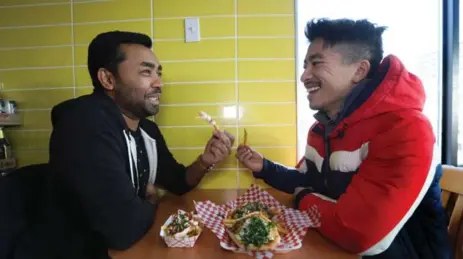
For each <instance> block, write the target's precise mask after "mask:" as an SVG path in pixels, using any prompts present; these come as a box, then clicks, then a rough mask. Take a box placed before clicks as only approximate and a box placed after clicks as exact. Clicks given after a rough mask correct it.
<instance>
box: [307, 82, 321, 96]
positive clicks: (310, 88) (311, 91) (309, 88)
mask: <svg viewBox="0 0 463 259" xmlns="http://www.w3.org/2000/svg"><path fill="white" fill-rule="evenodd" d="M306 89H307V93H309V95H311V94H314V93H315V92H317V91H318V90H320V85H319V84H317V85H311V86H306Z"/></svg>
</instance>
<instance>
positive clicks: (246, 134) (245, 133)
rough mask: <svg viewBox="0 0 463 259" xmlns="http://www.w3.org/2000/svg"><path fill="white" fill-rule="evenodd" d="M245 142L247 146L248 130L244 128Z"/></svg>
mask: <svg viewBox="0 0 463 259" xmlns="http://www.w3.org/2000/svg"><path fill="white" fill-rule="evenodd" d="M243 144H244V145H245V146H246V145H247V144H248V132H247V131H246V129H244V141H243Z"/></svg>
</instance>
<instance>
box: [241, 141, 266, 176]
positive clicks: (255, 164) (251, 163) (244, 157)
mask: <svg viewBox="0 0 463 259" xmlns="http://www.w3.org/2000/svg"><path fill="white" fill-rule="evenodd" d="M236 158H238V160H239V161H240V162H241V163H243V164H244V165H245V166H246V167H247V168H248V169H250V170H251V171H253V172H260V171H262V168H263V167H264V157H263V156H262V155H261V154H259V153H257V152H256V151H254V150H252V149H251V148H250V147H249V146H245V145H239V146H238V149H237V151H236Z"/></svg>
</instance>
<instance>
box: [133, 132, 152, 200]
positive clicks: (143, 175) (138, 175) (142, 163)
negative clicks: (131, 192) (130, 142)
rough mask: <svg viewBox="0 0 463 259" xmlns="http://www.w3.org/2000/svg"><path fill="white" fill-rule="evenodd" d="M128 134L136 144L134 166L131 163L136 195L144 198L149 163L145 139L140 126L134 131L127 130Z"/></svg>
mask: <svg viewBox="0 0 463 259" xmlns="http://www.w3.org/2000/svg"><path fill="white" fill-rule="evenodd" d="M129 132H130V135H132V137H133V138H134V139H135V144H136V146H137V161H134V162H136V163H137V164H136V166H135V165H133V167H134V168H136V169H137V170H135V188H136V189H138V196H140V197H141V198H143V199H145V198H146V185H147V184H148V179H149V171H150V165H149V162H148V155H147V153H146V147H145V141H144V140H143V137H142V135H141V131H140V127H138V128H137V130H136V131H131V130H130V131H129Z"/></svg>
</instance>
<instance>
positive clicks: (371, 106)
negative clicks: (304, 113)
mask: <svg viewBox="0 0 463 259" xmlns="http://www.w3.org/2000/svg"><path fill="white" fill-rule="evenodd" d="M384 30H385V28H384V27H378V26H376V25H374V24H372V23H370V22H368V21H367V20H358V21H354V20H349V19H339V20H326V19H322V20H318V21H317V20H314V21H311V22H309V23H308V24H307V27H306V36H307V39H308V40H309V41H310V45H309V47H308V50H307V54H306V57H305V61H304V73H303V74H302V76H301V81H302V82H303V83H304V85H305V88H306V89H307V92H308V100H309V104H310V108H311V109H313V110H317V111H318V112H317V113H316V114H315V118H316V119H317V122H316V123H314V125H313V126H312V127H311V128H310V131H309V133H308V140H307V148H306V152H305V155H304V157H303V158H302V159H301V161H300V162H299V163H298V165H297V167H296V168H287V167H284V166H282V165H280V164H277V163H274V162H271V161H269V160H267V159H265V158H264V157H263V156H262V155H260V154H259V153H257V152H256V151H254V150H252V149H251V148H250V147H247V146H243V145H241V146H239V147H238V151H237V157H238V159H239V160H240V161H241V162H242V163H243V164H244V165H246V166H247V167H248V168H249V169H250V170H252V171H253V174H254V176H255V177H256V178H261V179H264V181H265V182H266V183H268V184H269V185H271V186H273V187H274V188H276V189H279V190H282V191H284V192H287V193H293V194H295V195H296V199H295V200H296V204H297V207H298V208H299V209H301V210H307V209H310V210H318V212H319V214H320V217H319V220H320V223H321V224H320V227H319V228H318V230H319V231H320V232H321V233H322V234H323V235H324V236H326V237H328V238H329V239H331V240H332V241H333V242H335V243H336V244H338V245H340V246H342V247H343V248H345V249H346V250H348V251H351V252H354V253H358V254H360V255H362V256H364V258H367V257H370V256H371V258H382V259H385V258H391V259H392V258H394V259H395V258H408V259H414V258H417V259H418V258H420V259H422V258H446V259H448V258H449V255H450V253H449V251H450V250H449V241H448V236H447V232H446V231H447V229H446V219H445V212H444V210H443V208H442V205H441V203H440V191H439V190H440V189H439V177H440V174H436V173H435V172H436V167H435V165H432V162H433V148H434V142H435V138H434V133H433V130H432V127H431V124H430V122H429V121H428V119H427V118H426V116H425V115H424V114H423V112H422V111H423V105H424V102H425V92H424V89H423V86H422V84H421V81H420V79H419V78H417V77H416V76H415V75H414V74H412V73H410V72H408V71H407V70H406V69H405V67H404V65H403V64H402V63H401V61H400V60H399V59H398V58H397V57H395V56H393V55H390V56H387V57H385V58H384V60H383V45H382V33H383V31H384ZM435 176H436V177H435ZM430 186H431V187H430ZM428 190H429V191H428ZM425 194H426V195H425Z"/></svg>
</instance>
